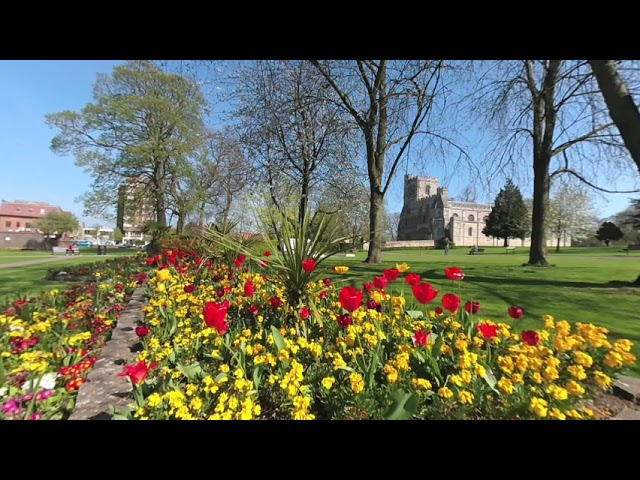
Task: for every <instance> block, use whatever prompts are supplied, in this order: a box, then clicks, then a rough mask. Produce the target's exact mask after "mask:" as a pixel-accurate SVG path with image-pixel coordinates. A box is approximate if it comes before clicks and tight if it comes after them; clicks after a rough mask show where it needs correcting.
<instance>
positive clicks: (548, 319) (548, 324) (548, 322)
mask: <svg viewBox="0 0 640 480" xmlns="http://www.w3.org/2000/svg"><path fill="white" fill-rule="evenodd" d="M542 321H543V322H544V328H546V329H547V330H553V329H554V328H556V320H555V318H553V317H552V316H551V315H544V316H543V317H542Z"/></svg>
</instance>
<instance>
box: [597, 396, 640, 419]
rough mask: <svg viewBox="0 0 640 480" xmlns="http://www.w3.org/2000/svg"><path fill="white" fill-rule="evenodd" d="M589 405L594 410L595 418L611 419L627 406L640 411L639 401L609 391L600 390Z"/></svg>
mask: <svg viewBox="0 0 640 480" xmlns="http://www.w3.org/2000/svg"><path fill="white" fill-rule="evenodd" d="M587 406H588V407H589V408H591V409H592V410H593V413H594V415H595V418H596V419H598V420H609V419H611V418H613V417H615V416H616V415H617V414H618V413H620V412H621V411H622V410H624V409H625V408H629V409H631V410H638V411H640V405H638V404H637V403H634V402H632V401H629V400H625V399H623V398H620V397H618V396H616V395H614V394H612V393H607V392H598V394H597V395H596V397H595V398H594V400H593V401H589V402H588V403H587Z"/></svg>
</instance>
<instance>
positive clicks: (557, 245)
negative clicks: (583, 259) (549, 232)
mask: <svg viewBox="0 0 640 480" xmlns="http://www.w3.org/2000/svg"><path fill="white" fill-rule="evenodd" d="M556 253H560V236H558V242H557V243H556Z"/></svg>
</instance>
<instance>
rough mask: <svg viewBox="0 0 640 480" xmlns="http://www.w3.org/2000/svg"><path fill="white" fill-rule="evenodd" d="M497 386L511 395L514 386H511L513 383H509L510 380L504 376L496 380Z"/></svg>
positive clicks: (514, 388)
mask: <svg viewBox="0 0 640 480" xmlns="http://www.w3.org/2000/svg"><path fill="white" fill-rule="evenodd" d="M497 385H498V388H499V389H500V390H502V391H503V392H504V393H506V394H507V395H513V392H515V390H516V387H514V386H513V383H511V380H509V379H508V378H506V377H502V378H501V379H500V380H498V383H497Z"/></svg>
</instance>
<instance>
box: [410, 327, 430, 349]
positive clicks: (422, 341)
mask: <svg viewBox="0 0 640 480" xmlns="http://www.w3.org/2000/svg"><path fill="white" fill-rule="evenodd" d="M429 335H430V332H423V331H422V330H418V331H417V332H416V334H415V335H414V336H413V343H414V344H415V345H416V346H420V347H424V346H425V345H426V344H427V342H428V341H429Z"/></svg>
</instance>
